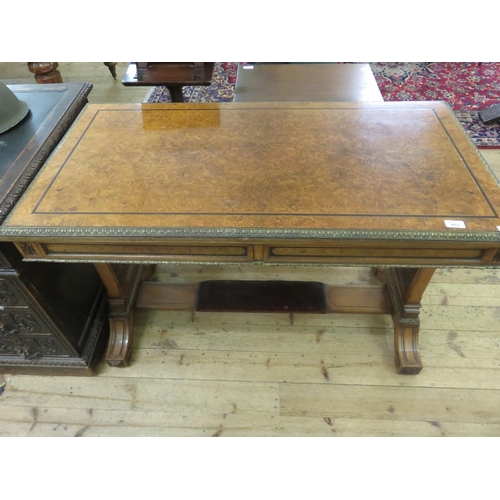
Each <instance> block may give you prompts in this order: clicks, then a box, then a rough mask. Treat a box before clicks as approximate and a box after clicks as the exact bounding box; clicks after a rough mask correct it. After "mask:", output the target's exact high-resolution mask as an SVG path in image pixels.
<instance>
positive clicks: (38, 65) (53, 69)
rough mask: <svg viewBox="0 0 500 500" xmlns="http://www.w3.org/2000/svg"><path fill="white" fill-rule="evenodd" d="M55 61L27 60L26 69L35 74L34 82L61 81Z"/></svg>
mask: <svg viewBox="0 0 500 500" xmlns="http://www.w3.org/2000/svg"><path fill="white" fill-rule="evenodd" d="M58 66H59V63H56V62H29V63H28V69H29V70H30V71H31V73H34V75H35V81H36V83H62V77H61V73H59V71H58V70H57V67H58Z"/></svg>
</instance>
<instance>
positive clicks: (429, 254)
mask: <svg viewBox="0 0 500 500" xmlns="http://www.w3.org/2000/svg"><path fill="white" fill-rule="evenodd" d="M487 252H488V250H484V249H481V248H470V249H463V248H462V249H455V248H430V247H417V248H398V247H394V246H391V247H386V248H384V247H369V246H364V247H363V246H359V247H349V246H338V247H306V246H281V245H279V246H278V245H276V246H272V245H271V246H266V247H265V252H264V260H266V261H268V262H290V263H301V262H304V263H306V262H311V263H312V262H316V263H325V264H326V263H339V264H342V263H345V264H364V265H370V264H380V265H384V264H385V265H391V264H392V265H397V264H419V265H426V264H428V265H437V264H448V265H453V264H458V265H467V264H481V263H482V262H483V258H484V256H485V254H486V253H487Z"/></svg>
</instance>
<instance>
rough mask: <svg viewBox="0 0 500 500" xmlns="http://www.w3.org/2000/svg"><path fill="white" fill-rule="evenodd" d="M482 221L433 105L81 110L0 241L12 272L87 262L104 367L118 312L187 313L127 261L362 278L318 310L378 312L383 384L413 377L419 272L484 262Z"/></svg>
mask: <svg viewBox="0 0 500 500" xmlns="http://www.w3.org/2000/svg"><path fill="white" fill-rule="evenodd" d="M499 213H500V187H499V185H498V183H497V180H496V179H495V178H494V176H493V175H492V174H491V172H490V170H489V168H488V166H487V165H486V164H485V162H484V161H483V159H482V158H481V156H480V155H479V154H478V151H477V150H476V149H475V147H474V146H473V144H472V143H471V141H470V140H469V138H468V137H467V135H466V134H465V132H464V131H463V129H462V128H461V126H460V124H459V123H458V121H457V120H456V117H455V116H454V114H453V112H452V111H451V109H450V107H449V106H448V105H447V104H446V103H440V102H377V103H373V102H372V103H347V102H344V103H302V104H300V103H253V104H246V103H227V104H215V103H213V104H163V105H162V104H142V105H140V104H136V105H134V104H128V105H118V104H113V105H111V104H109V105H89V106H87V108H86V109H85V111H84V112H83V113H82V114H81V115H80V118H79V120H78V122H76V123H75V124H74V126H73V127H72V129H71V131H70V132H69V134H68V135H67V136H66V138H65V139H64V140H63V141H62V143H61V145H60V147H59V148H58V149H57V151H56V152H55V154H54V155H53V156H52V157H51V159H50V160H49V161H48V162H47V163H46V165H45V166H44V167H43V169H42V171H41V172H40V174H39V175H38V177H37V178H36V179H35V181H34V182H33V183H32V184H31V187H30V189H29V191H28V192H27V193H26V194H25V196H24V197H23V199H22V200H21V201H20V202H19V203H18V204H17V205H16V207H15V208H14V209H13V211H12V213H11V215H10V216H9V218H8V219H7V220H6V221H5V223H4V224H3V226H2V227H1V228H0V239H2V240H6V241H15V242H16V245H17V247H18V249H19V250H20V251H21V253H22V255H23V257H24V259H25V260H26V261H49V262H54V263H57V262H75V263H78V262H89V263H90V262H92V263H94V264H95V267H96V269H97V270H98V272H99V274H100V276H101V278H102V280H103V282H104V283H105V285H106V288H107V290H108V294H109V305H110V316H109V319H110V327H111V332H110V343H109V346H108V352H107V355H106V357H107V360H108V363H109V364H111V365H113V366H120V365H126V364H127V363H128V359H129V356H130V352H131V344H132V331H133V330H132V325H133V322H132V313H133V309H134V303H135V306H136V307H140V308H164V309H176V308H180V309H191V310H197V308H198V307H199V300H198V299H197V296H198V291H199V289H201V288H202V287H203V286H204V285H203V284H200V285H199V288H198V287H197V286H195V285H186V286H182V285H178V286H172V285H169V284H168V283H155V282H151V283H148V282H145V283H143V284H142V286H141V272H142V271H141V264H153V263H156V262H185V263H214V262H219V263H222V264H225V263H236V264H240V265H243V264H252V263H260V264H262V263H266V264H281V265H285V264H293V265H296V264H308V263H316V264H324V265H325V273H327V272H328V266H346V265H352V266H372V267H373V268H374V269H376V270H377V271H376V273H377V276H378V277H379V278H380V286H378V287H363V286H361V287H352V286H351V287H325V290H324V293H325V296H326V310H325V312H331V313H352V312H356V313H377V314H392V318H393V321H394V341H395V350H396V365H397V370H398V372H400V373H413V374H414V373H418V372H419V371H420V370H421V368H422V362H421V359H420V355H419V349H418V336H419V327H420V321H419V313H420V308H421V305H420V302H421V297H422V295H423V293H424V291H425V289H426V286H427V284H428V283H429V281H430V280H431V278H432V275H433V273H434V270H435V268H437V267H447V266H451V267H489V266H498V265H500V232H499V229H498V228H499V227H500V216H499ZM136 296H137V301H135V299H136ZM210 308H211V305H210V304H208V305H207V304H206V303H205V309H204V310H208V309H210Z"/></svg>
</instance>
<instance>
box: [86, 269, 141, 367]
mask: <svg viewBox="0 0 500 500" xmlns="http://www.w3.org/2000/svg"><path fill="white" fill-rule="evenodd" d="M94 265H95V268H96V269H97V272H98V273H99V276H100V277H101V279H102V281H103V282H104V285H105V287H106V289H107V290H108V302H109V326H110V337H109V343H108V350H107V352H106V361H107V362H108V364H109V365H110V366H128V363H129V359H130V354H131V352H132V338H133V307H134V302H135V298H136V296H137V292H138V289H139V284H140V281H141V279H142V270H143V266H140V265H123V266H113V265H112V264H106V263H96V264H94Z"/></svg>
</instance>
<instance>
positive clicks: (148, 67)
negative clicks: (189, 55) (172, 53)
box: [122, 62, 214, 102]
mask: <svg viewBox="0 0 500 500" xmlns="http://www.w3.org/2000/svg"><path fill="white" fill-rule="evenodd" d="M213 72H214V63H213V62H212V63H164V62H159V63H144V62H143V63H141V62H135V63H130V65H129V67H128V68H127V72H126V73H125V77H124V78H123V80H122V83H123V85H125V86H139V85H143V86H158V85H164V86H165V87H167V90H168V91H169V93H170V99H171V100H172V102H184V97H183V95H182V87H190V86H204V87H207V86H209V85H210V84H211V83H212V76H213Z"/></svg>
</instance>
